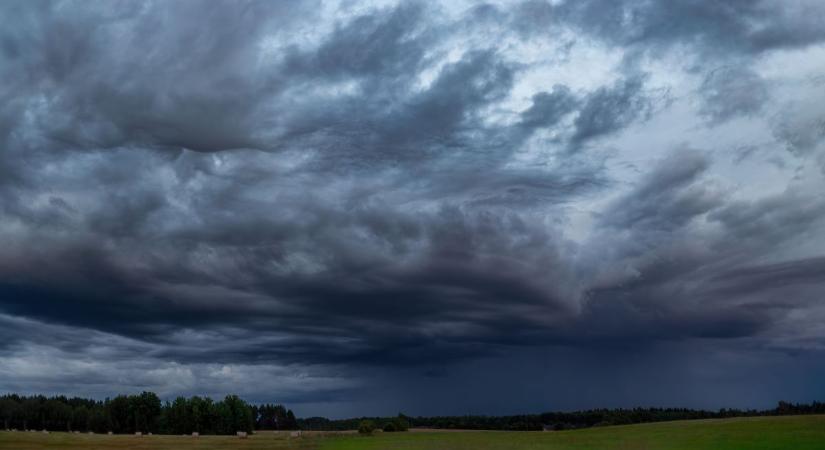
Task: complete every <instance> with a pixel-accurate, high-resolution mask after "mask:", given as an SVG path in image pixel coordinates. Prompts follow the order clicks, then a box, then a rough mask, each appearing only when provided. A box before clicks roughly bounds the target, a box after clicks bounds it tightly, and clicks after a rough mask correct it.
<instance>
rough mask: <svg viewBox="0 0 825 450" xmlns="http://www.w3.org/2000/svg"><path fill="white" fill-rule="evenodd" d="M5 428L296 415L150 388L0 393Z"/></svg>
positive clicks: (138, 428)
mask: <svg viewBox="0 0 825 450" xmlns="http://www.w3.org/2000/svg"><path fill="white" fill-rule="evenodd" d="M0 421H2V423H3V427H4V429H20V430H29V429H37V430H49V431H80V432H89V431H91V432H95V433H107V432H113V433H117V434H121V433H129V434H131V433H135V432H142V433H157V434H191V433H193V432H197V433H200V434H235V433H236V432H237V431H245V432H248V433H249V432H252V431H253V430H295V429H298V421H297V420H296V418H295V415H294V414H293V413H292V411H291V410H289V409H286V407H284V406H283V405H275V404H264V405H250V404H248V403H247V402H245V401H244V400H242V399H241V398H239V397H238V396H236V395H227V396H226V397H225V398H224V399H223V400H220V401H217V402H216V401H214V400H212V399H211V398H209V397H198V396H194V397H189V398H185V397H178V398H176V399H174V400H173V401H171V402H169V401H167V402H161V400H160V398H159V397H158V396H157V395H156V394H155V393H153V392H143V393H141V394H137V395H119V396H117V397H114V398H111V399H110V398H107V399H106V400H103V401H98V400H93V399H88V398H80V397H71V398H68V397H65V396H53V397H46V396H43V395H33V396H21V395H17V394H9V395H4V396H1V397H0Z"/></svg>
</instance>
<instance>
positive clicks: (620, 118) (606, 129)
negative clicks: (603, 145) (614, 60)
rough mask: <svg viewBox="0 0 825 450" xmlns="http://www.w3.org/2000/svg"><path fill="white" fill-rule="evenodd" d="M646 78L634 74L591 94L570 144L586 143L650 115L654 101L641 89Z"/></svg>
mask: <svg viewBox="0 0 825 450" xmlns="http://www.w3.org/2000/svg"><path fill="white" fill-rule="evenodd" d="M644 79H645V77H644V76H643V75H634V76H631V77H629V78H627V79H623V80H621V81H618V82H616V84H614V85H613V86H610V87H602V88H599V89H598V90H596V91H595V92H593V93H591V94H589V95H588V96H587V97H586V98H585V99H584V105H583V106H582V108H581V110H580V111H579V114H578V116H577V117H576V120H575V122H574V127H575V131H574V132H573V135H572V137H571V138H570V143H571V145H572V146H573V147H574V148H575V147H577V146H580V145H583V144H585V143H587V142H588V141H590V140H592V139H595V138H598V137H602V136H605V135H609V134H610V133H613V132H616V131H618V130H621V129H622V128H624V127H626V126H628V125H630V124H631V123H632V122H633V121H635V120H637V119H639V118H644V117H645V116H647V115H648V114H649V113H650V110H651V108H652V106H653V103H652V101H651V99H649V98H648V97H647V96H646V95H645V94H644V92H643V91H642V88H643V86H644Z"/></svg>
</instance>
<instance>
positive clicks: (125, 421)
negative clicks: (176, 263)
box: [0, 392, 825, 434]
mask: <svg viewBox="0 0 825 450" xmlns="http://www.w3.org/2000/svg"><path fill="white" fill-rule="evenodd" d="M801 414H825V403H821V402H813V403H810V404H805V403H799V404H795V403H788V402H779V404H778V405H777V407H776V408H773V409H766V410H753V409H751V410H739V409H720V410H718V411H706V410H694V409H685V408H633V409H593V410H587V411H575V412H547V413H542V414H526V415H513V416H434V417H410V416H406V415H403V414H399V415H398V416H396V417H359V418H352V419H340V420H331V419H327V418H324V417H309V418H305V419H296V418H295V415H294V414H293V413H292V411H291V410H289V409H287V408H286V407H284V406H283V405H276V404H263V405H252V404H249V403H247V402H245V401H244V400H242V399H240V398H239V397H238V396H235V395H228V396H226V397H225V398H224V399H223V400H220V401H217V402H216V401H213V400H212V399H211V398H208V397H197V396H196V397H190V398H184V397H178V398H176V399H175V400H173V401H171V402H170V401H167V402H161V400H160V398H159V397H158V396H157V395H156V394H155V393H153V392H143V393H141V394H138V395H119V396H117V397H114V398H111V399H108V398H107V399H106V400H103V401H99V400H92V399H87V398H79V397H72V398H68V397H65V396H54V397H46V396H43V395H35V396H21V395H17V394H9V395H4V396H0V421H2V424H3V427H4V429H19V430H28V429H36V430H49V431H79V432H88V431H92V432H95V433H107V432H110V431H111V432H113V433H117V434H121V433H130V434H131V433H135V432H142V433H156V434H191V433H192V432H198V433H200V434H235V432H237V431H246V432H252V431H255V430H297V429H302V430H326V431H338V430H356V429H358V428H359V425H362V422H370V423H371V425H372V426H375V427H377V428H379V429H385V430H388V429H389V428H393V427H394V425H395V424H398V423H403V424H404V427H403V428H404V429H405V428H406V425H407V424H409V426H411V427H423V428H443V429H469V430H511V431H518V430H524V431H537V430H542V429H551V430H566V429H574V428H586V427H594V426H607V425H627V424H634V423H644V422H662V421H668V420H691V419H718V418H728V417H751V416H779V415H801ZM399 431H400V429H399Z"/></svg>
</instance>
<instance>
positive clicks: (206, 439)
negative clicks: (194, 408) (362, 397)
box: [0, 431, 331, 450]
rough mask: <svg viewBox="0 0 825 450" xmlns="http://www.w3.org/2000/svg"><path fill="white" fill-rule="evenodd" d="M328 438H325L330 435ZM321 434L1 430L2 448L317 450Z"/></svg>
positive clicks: (39, 449)
mask: <svg viewBox="0 0 825 450" xmlns="http://www.w3.org/2000/svg"><path fill="white" fill-rule="evenodd" d="M329 438H331V437H328V438H324V439H329ZM321 440H323V439H322V438H319V437H309V438H290V437H289V435H288V434H286V433H266V432H264V433H258V434H256V435H254V436H249V437H248V438H247V439H240V438H238V437H235V436H201V437H198V438H193V437H190V436H157V435H155V436H141V437H136V436H130V435H114V436H109V435H105V434H95V435H88V434H70V433H49V434H44V433H31V432H19V431H18V432H0V449H9V450H45V449H50V450H51V449H67V450H69V449H71V450H81V449H82V450H117V449H136V450H178V449H181V450H189V449H191V450H196V449H198V450H218V449H233V450H234V449H249V450H257V449H261V450H262V449H267V450H270V449H272V450H280V449H284V450H287V449H294V450H299V449H307V450H315V449H317V448H318V443H319V442H320V441H321Z"/></svg>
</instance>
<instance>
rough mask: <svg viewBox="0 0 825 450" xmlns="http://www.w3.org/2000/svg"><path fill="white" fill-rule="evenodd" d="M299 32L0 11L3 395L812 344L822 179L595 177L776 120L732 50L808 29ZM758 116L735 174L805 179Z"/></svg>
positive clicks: (547, 21) (704, 22)
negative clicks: (764, 182) (586, 65)
mask: <svg viewBox="0 0 825 450" xmlns="http://www.w3.org/2000/svg"><path fill="white" fill-rule="evenodd" d="M325 8H326V9H329V8H332V7H330V6H329V5H327V6H324V5H317V4H314V3H311V2H306V3H290V4H287V3H284V4H273V3H269V2H244V3H240V4H239V3H234V2H233V3H229V2H180V3H165V2H161V3H151V2H150V3H141V4H136V3H126V2H123V3H120V2H110V3H105V4H89V3H85V2H60V3H45V2H44V3H33V2H7V3H4V4H3V5H2V6H0V9H2V10H3V11H2V17H4V18H5V20H4V22H7V23H5V24H4V25H6V26H4V27H0V30H2V31H0V49H2V50H0V58H1V59H0V74H2V77H3V79H4V80H9V81H8V83H4V85H2V86H0V99H2V100H3V101H2V104H0V144H2V148H0V214H2V221H0V246H2V248H3V250H2V252H0V338H2V339H1V340H0V361H2V362H3V363H4V364H0V366H2V367H0V375H2V376H3V378H4V379H7V380H11V381H9V382H8V383H7V384H0V389H21V390H25V389H32V388H31V386H35V387H37V388H38V389H44V390H55V391H57V390H61V389H63V390H73V391H75V392H78V393H90V394H91V395H99V396H101V395H109V394H112V393H114V391H116V390H117V389H115V388H114V387H113V386H117V385H126V386H129V387H134V388H135V389H142V388H154V389H158V390H160V391H162V393H164V395H176V394H178V393H209V394H214V395H222V394H223V393H225V392H226V391H228V390H233V389H243V392H239V393H241V394H246V395H248V396H250V397H251V399H252V400H269V399H270V396H272V395H275V394H273V393H271V392H264V391H265V390H266V389H267V388H262V387H261V386H268V385H267V383H266V380H267V379H279V380H280V379H283V380H285V381H284V384H283V387H282V388H280V390H279V391H278V394H277V395H279V396H280V398H281V399H284V398H286V399H291V400H294V401H296V402H305V403H318V404H322V403H329V402H347V401H352V398H353V396H356V395H359V394H356V392H358V391H357V388H358V387H359V386H364V385H365V384H367V382H368V381H375V380H374V378H371V377H375V376H376V375H372V373H386V374H390V373H391V372H392V371H393V370H404V371H408V373H422V374H425V375H422V376H423V377H425V378H427V376H426V374H433V373H437V374H440V378H439V379H444V380H452V379H453V378H455V376H456V375H455V374H456V373H462V371H465V370H469V369H468V368H469V367H474V366H473V365H474V364H479V365H481V366H484V367H486V368H487V369H489V370H490V376H491V377H492V376H493V375H494V374H501V371H500V370H499V371H498V372H496V371H495V370H493V369H490V367H491V366H492V365H493V364H494V363H493V362H491V361H496V358H503V359H502V360H504V361H507V360H508V359H507V358H515V357H514V356H513V355H518V354H521V353H531V352H541V351H543V349H552V351H551V353H553V354H564V353H565V352H568V351H572V350H570V349H581V350H582V351H584V352H588V354H589V355H591V356H594V355H602V356H607V355H611V354H612V353H613V352H614V351H616V352H618V353H621V354H628V355H630V354H631V353H632V352H631V350H629V349H631V348H632V349H633V350H632V351H638V352H642V353H644V352H649V353H650V354H651V355H654V354H658V353H657V352H660V351H661V352H663V353H666V351H667V349H665V350H662V349H663V348H665V346H667V345H674V346H685V347H688V348H690V349H695V348H697V347H699V346H700V344H698V343H697V342H704V341H703V340H712V341H714V342H715V343H716V345H719V346H720V347H724V348H733V347H732V346H733V345H734V344H733V343H731V342H735V343H736V345H742V346H744V347H748V348H758V349H759V351H763V350H764V348H768V347H770V348H774V347H776V348H780V347H781V348H791V349H797V350H799V348H801V347H804V348H808V347H810V346H813V347H816V345H818V343H820V340H819V339H820V337H819V336H818V335H817V333H816V327H815V326H812V325H810V324H809V323H808V322H806V320H811V321H813V318H816V317H819V316H818V314H820V313H819V312H818V310H817V309H816V300H817V299H818V297H817V290H818V289H821V287H822V285H823V283H825V280H823V277H822V276H821V275H822V274H821V270H820V268H821V263H822V261H821V259H822V258H821V255H820V254H819V253H817V252H821V251H822V249H820V248H818V247H816V245H817V244H816V243H815V239H814V238H815V237H816V236H818V235H819V233H821V232H822V231H823V227H824V226H825V223H823V217H825V203H823V201H822V198H821V195H818V192H819V191H818V190H817V188H818V187H821V185H820V184H818V183H819V181H818V179H813V181H811V179H809V178H807V179H805V182H806V183H808V184H805V183H803V182H801V181H800V182H799V183H796V184H794V183H795V182H788V185H787V186H784V185H783V186H781V189H780V188H777V187H775V186H770V188H771V189H767V188H766V191H765V193H762V192H761V191H757V190H754V192H753V193H752V192H749V190H748V186H747V185H746V186H745V187H744V188H739V189H738V190H737V188H735V187H731V186H729V185H725V184H724V183H723V182H722V181H720V179H724V178H725V177H726V176H732V175H736V173H735V172H737V171H738V168H733V169H731V168H729V167H725V166H724V164H722V163H720V161H721V160H724V161H727V160H729V159H730V158H720V157H719V156H718V153H716V152H717V151H718V149H717V148H715V147H714V145H715V143H713V142H710V143H708V142H705V143H704V144H705V145H693V144H688V143H685V144H679V143H678V140H677V139H676V138H674V139H673V140H672V141H671V142H674V144H673V145H665V146H662V145H661V144H660V142H662V141H661V139H658V140H657V139H652V140H651V142H655V144H649V143H647V141H646V140H645V139H639V137H638V135H637V136H636V137H635V138H634V140H631V142H632V143H633V144H632V145H638V146H639V148H638V149H633V151H636V152H637V153H636V154H635V155H634V156H633V158H630V157H627V155H626V152H628V149H627V148H622V149H615V150H614V148H615V147H616V146H617V144H616V143H615V142H614V139H615V140H616V142H618V139H619V138H621V137H623V136H627V135H628V134H629V133H632V132H634V130H635V132H636V133H639V131H638V130H639V129H641V130H643V132H644V133H651V135H652V134H655V133H652V131H651V128H650V127H655V126H661V124H662V123H667V121H668V120H672V119H668V118H667V117H665V118H664V119H662V121H661V122H657V124H656V125H650V122H652V121H653V120H654V119H656V118H657V117H659V116H658V115H659V113H660V112H666V110H667V108H668V107H669V105H670V102H675V101H683V102H684V104H689V105H698V109H697V110H696V111H694V112H695V114H696V116H697V117H698V118H699V119H700V120H698V121H697V123H700V124H705V125H708V127H707V128H708V129H712V130H715V132H717V133H720V134H726V133H727V134H726V135H727V136H729V140H738V139H739V138H740V136H739V135H738V134H737V133H738V132H737V131H736V130H734V131H731V130H730V129H729V128H726V126H729V124H730V123H735V122H736V121H729V119H733V118H736V117H748V118H751V119H753V120H762V119H764V117H765V116H766V115H767V114H769V112H770V111H773V110H771V109H770V108H772V105H771V101H770V100H773V99H774V98H776V96H778V94H776V93H775V92H774V91H773V90H772V89H773V87H772V85H771V83H769V82H768V81H767V80H766V79H764V75H763V74H761V73H760V72H759V71H758V68H757V67H756V62H757V58H758V54H760V53H762V52H764V51H767V50H776V51H778V50H780V49H783V48H791V47H793V48H801V47H804V46H806V45H810V44H814V43H816V42H818V41H819V40H821V39H822V37H823V36H821V33H820V30H819V28H818V27H815V26H814V22H815V18H816V17H818V16H817V14H821V11H820V7H819V6H818V4H816V3H813V2H811V3H805V2H794V3H791V4H789V6H787V7H785V8H781V7H779V6H776V5H774V4H772V3H762V2H733V3H725V4H722V3H716V2H700V1H680V2H675V3H665V2H564V3H561V4H556V5H549V4H546V3H542V2H526V3H522V4H517V5H508V6H493V5H474V6H472V7H470V8H468V9H466V10H464V9H461V8H459V9H458V10H452V9H450V8H448V7H447V5H442V6H436V5H431V4H425V3H404V4H402V5H400V6H388V7H384V8H373V7H366V6H365V7H359V8H355V9H351V10H348V9H347V8H343V7H342V8H340V9H338V10H335V9H334V8H333V11H332V12H331V11H327V10H326V9H325ZM9 18H13V19H9ZM619 19H621V20H619ZM491 30H492V31H491ZM571 36H575V37H571ZM593 37H595V38H596V39H592V38H593ZM605 43H606V44H607V45H605ZM554 45H555V46H556V47H553V46H554ZM533 46H535V49H539V51H535V49H534V47H533ZM543 46H549V47H553V48H552V50H547V51H545V49H544V48H543ZM673 48H678V50H679V51H682V52H685V54H686V55H688V56H687V57H686V59H685V60H686V67H671V66H668V71H670V70H672V71H673V72H674V73H679V74H682V73H683V72H684V73H686V74H687V75H686V76H696V74H699V78H698V79H699V86H697V87H696V88H695V89H693V88H684V89H682V90H683V91H689V92H690V93H689V94H688V95H689V96H691V97H690V98H687V99H684V98H679V97H678V96H672V97H671V96H670V93H669V91H668V89H669V88H670V87H669V86H667V85H664V84H663V82H662V80H663V79H664V80H667V79H668V76H667V75H669V73H665V74H664V75H663V73H662V71H661V70H660V69H657V68H656V67H655V66H656V64H657V63H662V61H666V57H667V56H668V55H667V52H666V50H668V49H673ZM616 49H619V50H620V52H621V53H622V54H621V55H619V58H618V59H619V60H620V62H619V63H618V65H617V67H615V68H608V69H609V70H607V72H608V74H607V75H604V76H602V74H594V73H590V72H589V71H588V70H590V71H592V68H591V69H582V70H581V71H579V72H576V70H578V69H576V70H574V71H573V75H572V76H570V75H569V74H568V75H565V74H564V71H558V72H559V73H560V74H561V75H559V76H560V77H561V79H563V80H564V81H558V80H557V79H556V78H553V77H554V76H556V75H558V74H557V73H556V72H557V67H556V66H563V65H564V64H567V63H570V61H574V62H575V61H579V60H578V59H576V58H575V57H574V56H575V55H577V54H576V52H578V51H583V52H584V53H585V54H587V53H588V52H594V54H595V55H596V56H595V58H596V59H598V58H602V57H603V56H604V55H603V54H602V53H604V54H606V55H608V56H609V55H614V54H613V53H610V52H615V51H616ZM600 52H601V53H600ZM535 54H539V55H540V56H546V55H550V56H548V58H549V61H550V63H549V66H550V68H549V69H548V68H547V66H546V65H543V63H532V62H528V61H530V60H531V58H536V56H535ZM731 55H733V56H731ZM588 58H593V56H586V57H585V59H588ZM726 58H731V60H734V59H735V60H736V61H737V63H736V64H732V63H730V61H729V60H727V59H726ZM706 60H707V61H708V62H707V64H708V65H707V67H705V66H704V64H705V61H706ZM697 61H698V62H697ZM739 62H741V64H739ZM574 64H575V63H574ZM605 64H606V63H605ZM688 66H689V67H688ZM600 67H601V66H600ZM657 70H659V72H656V71H657ZM531 77H532V78H531ZM533 79H538V80H540V81H538V82H534V81H529V80H533ZM526 80H527V81H526ZM528 81H529V82H528ZM530 83H534V84H530ZM527 85H529V86H527ZM676 88H679V86H676ZM691 89H692V90H691ZM514 105H516V106H514ZM782 108H786V109H787V110H788V111H789V112H793V114H790V113H788V114H778V115H773V116H770V117H768V120H769V121H770V126H771V127H772V128H771V132H772V133H773V136H774V137H775V138H776V141H777V142H775V143H770V144H763V143H760V144H759V145H761V147H760V149H764V150H760V151H764V152H765V153H766V154H767V153H771V154H772V156H775V155H774V153H776V154H779V153H782V154H783V155H784V154H786V153H788V152H785V150H786V149H789V150H791V152H790V153H789V154H788V157H789V158H790V157H797V156H798V157H809V158H811V161H809V160H800V161H797V162H798V164H799V165H800V166H801V168H800V169H799V170H798V173H797V174H795V176H796V177H797V178H799V179H802V178H804V176H805V175H806V173H805V169H806V168H808V167H809V165H810V164H816V162H815V160H814V158H816V157H819V155H820V154H821V149H820V147H818V146H819V145H820V142H821V139H820V138H821V137H822V136H821V135H822V133H820V131H821V127H819V128H818V125H820V124H821V117H822V114H821V108H819V107H818V106H817V104H816V102H814V101H811V102H810V104H808V103H805V104H804V107H796V104H795V103H793V102H790V103H788V104H787V106H782ZM662 116H666V115H665V114H662ZM811 124H813V126H809V125H811ZM643 127H648V128H643ZM679 127H682V126H681V124H679ZM676 128H677V127H673V126H671V127H670V128H669V129H668V131H671V130H673V129H676ZM645 136H646V135H645ZM645 136H643V137H645ZM751 144H753V143H752V142H751V141H743V145H751ZM774 144H776V145H775V147H776V148H774V147H773V145H774ZM639 155H641V156H639ZM630 159H633V160H634V161H633V162H632V163H627V164H625V163H626V162H627V161H628V160H630ZM754 159H755V158H748V161H749V162H752V160H754ZM614 161H618V164H614ZM812 161H813V162H812ZM740 162H741V163H743V164H744V162H743V161H737V164H738V163H740ZM617 167H618V169H617ZM628 167H632V168H635V169H634V170H635V172H634V171H631V170H629V169H628V170H625V169H626V168H628ZM822 167H825V165H823V166H822ZM776 170H779V169H776ZM631 172H632V173H631ZM731 174H732V175H731ZM759 176H764V172H759V173H757V174H756V175H754V176H753V178H758V177H759ZM749 180H751V179H748V180H746V182H751V183H752V181H749ZM800 249H802V250H800ZM783 297H784V298H788V299H792V300H787V301H779V300H777V299H781V298H783ZM803 316H804V317H808V318H809V319H805V320H803V319H800V317H803ZM27 329H28V330H31V331H29V332H27V331H26V330H27ZM812 342H813V344H812ZM803 343H804V345H803ZM726 346H731V347H726ZM736 348H737V349H738V348H739V347H736ZM617 349H618V350H617ZM731 351H733V350H731ZM765 351H767V350H765ZM625 352H628V353H625ZM617 357H618V356H617ZM594 358H595V356H594ZM650 358H654V356H650ZM49 360H50V361H53V364H54V365H55V367H58V369H59V371H62V373H65V377H64V378H62V379H61V378H60V377H57V376H54V375H53V374H51V373H49V370H45V369H43V368H44V367H48V362H47V361H49ZM479 361H482V362H479ZM513 361H515V359H513ZM593 365H594V364H593V363H592V361H589V362H581V367H583V368H590V369H592V367H593ZM673 366H674V367H677V366H679V364H677V363H674V364H673ZM368 372H369V373H368ZM410 377H411V378H410V380H407V381H408V382H409V383H410V386H413V387H414V386H415V385H416V383H418V381H415V380H413V379H412V378H414V377H412V376H411V375H410ZM568 378H569V380H568V381H574V379H575V378H576V377H575V376H574V375H570V376H568ZM428 379H430V378H428ZM113 380H114V381H113ZM170 380H173V381H170ZM407 381H405V382H407ZM557 381H558V383H559V385H564V381H565V380H557ZM451 382H455V381H454V380H453V381H451ZM238 385H241V386H242V387H240V388H239V387H237V386H238ZM379 385H380V383H379ZM26 386H29V387H26ZM353 389H355V390H353ZM390 397H391V396H389V397H388V398H390ZM592 406H600V405H592ZM352 411H354V410H352ZM319 412H320V413H323V411H319ZM367 412H369V411H358V413H367ZM486 412H494V411H486Z"/></svg>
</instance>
